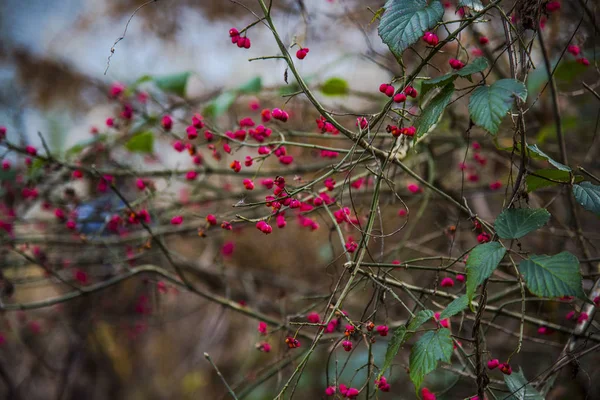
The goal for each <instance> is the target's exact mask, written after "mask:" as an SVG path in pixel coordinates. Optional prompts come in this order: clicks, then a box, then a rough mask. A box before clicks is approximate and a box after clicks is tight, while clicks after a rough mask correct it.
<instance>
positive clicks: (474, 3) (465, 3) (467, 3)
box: [458, 0, 485, 11]
mask: <svg viewBox="0 0 600 400" xmlns="http://www.w3.org/2000/svg"><path fill="white" fill-rule="evenodd" d="M458 6H459V7H468V8H470V9H471V10H473V11H481V10H483V9H484V8H485V7H484V6H483V4H481V1H480V0H459V1H458Z"/></svg>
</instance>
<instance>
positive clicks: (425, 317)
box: [408, 310, 434, 332]
mask: <svg viewBox="0 0 600 400" xmlns="http://www.w3.org/2000/svg"><path fill="white" fill-rule="evenodd" d="M433 315H434V313H433V311H431V310H421V311H419V312H418V313H416V314H415V316H414V318H413V319H411V320H410V323H409V324H408V330H409V331H410V332H414V331H416V330H417V329H419V328H420V327H421V325H423V324H424V323H425V322H427V321H429V320H430V319H431V318H433Z"/></svg>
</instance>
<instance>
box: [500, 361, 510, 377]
mask: <svg viewBox="0 0 600 400" xmlns="http://www.w3.org/2000/svg"><path fill="white" fill-rule="evenodd" d="M498 368H499V369H500V371H501V372H502V373H503V374H504V375H510V374H512V367H511V366H510V364H508V363H502V364H500V365H498Z"/></svg>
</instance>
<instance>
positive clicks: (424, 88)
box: [419, 73, 458, 99]
mask: <svg viewBox="0 0 600 400" xmlns="http://www.w3.org/2000/svg"><path fill="white" fill-rule="evenodd" d="M456 78H458V74H455V73H451V74H446V75H441V76H436V77H435V78H431V79H426V80H424V81H423V83H421V90H420V91H419V93H421V96H419V97H420V98H422V99H424V98H425V95H426V94H427V93H429V91H430V90H431V89H433V88H436V87H444V86H446V85H447V84H449V83H451V82H454V80H455V79H456Z"/></svg>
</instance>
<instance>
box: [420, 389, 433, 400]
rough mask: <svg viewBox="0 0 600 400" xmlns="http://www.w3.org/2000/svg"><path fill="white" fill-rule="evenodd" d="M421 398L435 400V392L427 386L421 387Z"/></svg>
mask: <svg viewBox="0 0 600 400" xmlns="http://www.w3.org/2000/svg"><path fill="white" fill-rule="evenodd" d="M421 398H422V399H423V400H436V397H435V394H434V393H433V392H431V391H430V390H429V389H427V388H423V389H421Z"/></svg>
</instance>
